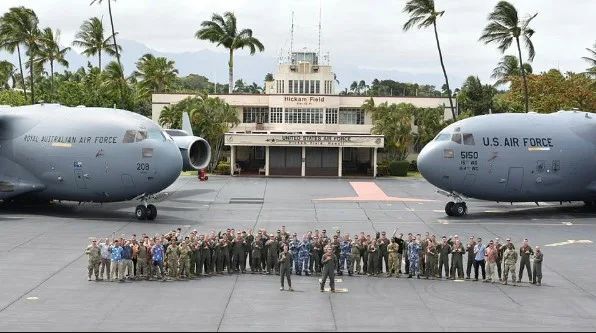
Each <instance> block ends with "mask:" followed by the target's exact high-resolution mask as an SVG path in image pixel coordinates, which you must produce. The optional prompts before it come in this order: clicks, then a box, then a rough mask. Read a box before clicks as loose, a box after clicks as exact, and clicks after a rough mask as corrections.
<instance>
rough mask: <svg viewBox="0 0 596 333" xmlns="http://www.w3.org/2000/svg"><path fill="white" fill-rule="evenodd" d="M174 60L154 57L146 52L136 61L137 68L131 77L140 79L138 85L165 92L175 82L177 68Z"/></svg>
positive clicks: (156, 91)
mask: <svg viewBox="0 0 596 333" xmlns="http://www.w3.org/2000/svg"><path fill="white" fill-rule="evenodd" d="M174 64H175V63H174V61H172V60H168V59H167V58H164V57H158V58H156V57H154V56H153V55H152V54H150V53H147V54H145V55H143V56H142V57H141V58H140V59H139V61H137V64H136V65H137V70H136V71H134V72H133V73H132V77H134V78H135V79H140V82H139V85H140V87H141V88H145V89H147V90H149V91H151V92H154V93H162V92H165V91H166V90H167V89H168V87H170V86H172V85H173V84H174V82H176V79H177V78H178V77H177V74H178V70H177V69H176V68H175V67H174Z"/></svg>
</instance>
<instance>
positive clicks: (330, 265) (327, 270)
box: [321, 247, 336, 292]
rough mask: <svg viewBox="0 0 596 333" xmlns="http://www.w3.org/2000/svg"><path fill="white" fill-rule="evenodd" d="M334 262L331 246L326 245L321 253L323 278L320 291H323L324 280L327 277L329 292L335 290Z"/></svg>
mask: <svg viewBox="0 0 596 333" xmlns="http://www.w3.org/2000/svg"><path fill="white" fill-rule="evenodd" d="M335 262H336V258H335V255H334V254H333V248H331V247H328V248H327V250H326V252H325V254H324V255H323V259H322V263H323V279H322V280H321V291H325V282H326V281H327V278H328V277H329V288H330V289H331V292H335Z"/></svg>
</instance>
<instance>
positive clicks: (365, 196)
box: [314, 182, 434, 202]
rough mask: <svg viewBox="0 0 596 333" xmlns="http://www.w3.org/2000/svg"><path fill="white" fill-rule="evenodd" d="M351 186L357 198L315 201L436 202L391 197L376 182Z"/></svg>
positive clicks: (352, 183) (357, 183)
mask: <svg viewBox="0 0 596 333" xmlns="http://www.w3.org/2000/svg"><path fill="white" fill-rule="evenodd" d="M350 185H351V186H352V188H353V189H354V191H355V192H356V195H357V196H356V197H340V198H323V199H314V200H320V201H407V202H412V201H416V202H425V201H434V200H429V199H417V198H399V197H389V196H387V194H385V192H383V190H382V189H381V188H380V187H379V186H378V185H377V184H376V183H374V182H350Z"/></svg>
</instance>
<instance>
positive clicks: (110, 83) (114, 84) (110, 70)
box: [102, 61, 128, 107]
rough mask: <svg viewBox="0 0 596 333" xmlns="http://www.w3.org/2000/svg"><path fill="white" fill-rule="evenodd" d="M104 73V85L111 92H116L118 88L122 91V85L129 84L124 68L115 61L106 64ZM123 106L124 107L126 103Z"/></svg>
mask: <svg viewBox="0 0 596 333" xmlns="http://www.w3.org/2000/svg"><path fill="white" fill-rule="evenodd" d="M102 75H103V77H104V80H103V82H102V83H103V86H104V88H105V89H106V91H107V92H109V93H110V94H115V93H116V91H117V90H120V91H121V92H122V87H124V86H128V85H127V82H126V79H125V78H124V69H123V68H122V66H120V65H119V64H118V63H117V62H115V61H111V62H110V63H108V64H107V65H106V68H105V70H104V71H103V73H102ZM123 102H124V100H123ZM122 106H123V107H124V104H123V105H122Z"/></svg>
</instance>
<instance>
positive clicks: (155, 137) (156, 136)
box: [149, 131, 166, 141]
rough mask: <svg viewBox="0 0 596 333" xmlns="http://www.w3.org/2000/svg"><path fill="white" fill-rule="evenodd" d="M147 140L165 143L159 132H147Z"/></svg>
mask: <svg viewBox="0 0 596 333" xmlns="http://www.w3.org/2000/svg"><path fill="white" fill-rule="evenodd" d="M149 139H153V140H160V141H166V137H165V136H164V135H163V133H162V132H161V131H149Z"/></svg>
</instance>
